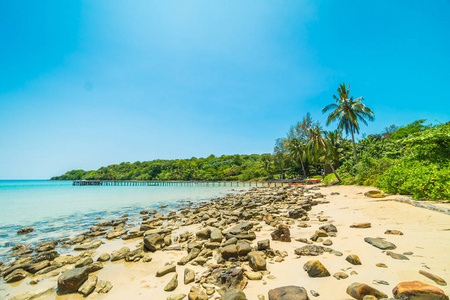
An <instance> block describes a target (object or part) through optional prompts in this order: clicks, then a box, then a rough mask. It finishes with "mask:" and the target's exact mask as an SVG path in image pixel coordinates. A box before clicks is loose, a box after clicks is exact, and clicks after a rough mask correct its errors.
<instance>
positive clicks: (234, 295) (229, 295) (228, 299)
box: [221, 289, 247, 300]
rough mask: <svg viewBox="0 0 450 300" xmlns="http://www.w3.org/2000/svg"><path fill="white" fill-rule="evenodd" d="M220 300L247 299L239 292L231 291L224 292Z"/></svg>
mask: <svg viewBox="0 0 450 300" xmlns="http://www.w3.org/2000/svg"><path fill="white" fill-rule="evenodd" d="M221 300H247V297H246V296H245V294H244V292H242V291H241V290H236V289H231V290H227V291H226V292H225V294H224V295H223V296H222V298H221Z"/></svg>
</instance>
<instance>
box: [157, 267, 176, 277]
mask: <svg viewBox="0 0 450 300" xmlns="http://www.w3.org/2000/svg"><path fill="white" fill-rule="evenodd" d="M176 271H177V265H174V264H170V265H165V266H164V267H162V268H161V269H159V270H158V271H156V277H162V276H164V275H166V274H169V273H172V272H176Z"/></svg>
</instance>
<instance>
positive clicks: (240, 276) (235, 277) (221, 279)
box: [211, 267, 248, 290]
mask: <svg viewBox="0 0 450 300" xmlns="http://www.w3.org/2000/svg"><path fill="white" fill-rule="evenodd" d="M211 278H212V279H213V281H214V283H215V284H216V285H217V286H219V287H225V288H227V289H228V288H232V289H239V290H243V289H244V287H245V285H246V284H247V282H248V279H247V277H245V276H244V270H243V269H242V268H241V267H235V268H229V269H215V270H213V271H212V274H211Z"/></svg>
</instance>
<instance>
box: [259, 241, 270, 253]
mask: <svg viewBox="0 0 450 300" xmlns="http://www.w3.org/2000/svg"><path fill="white" fill-rule="evenodd" d="M257 245H258V251H261V250H267V249H270V240H262V241H258V243H257Z"/></svg>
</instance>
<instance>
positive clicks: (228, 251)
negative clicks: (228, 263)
mask: <svg viewBox="0 0 450 300" xmlns="http://www.w3.org/2000/svg"><path fill="white" fill-rule="evenodd" d="M220 254H221V255H222V257H223V258H224V259H230V258H232V257H234V258H237V257H238V251H237V248H236V245H228V246H225V247H223V248H221V249H220Z"/></svg>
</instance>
